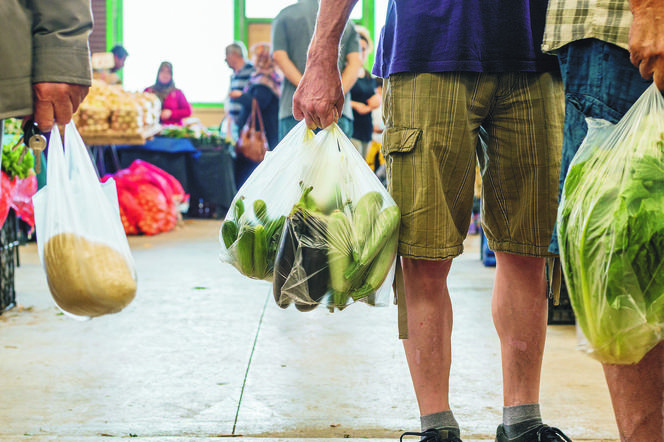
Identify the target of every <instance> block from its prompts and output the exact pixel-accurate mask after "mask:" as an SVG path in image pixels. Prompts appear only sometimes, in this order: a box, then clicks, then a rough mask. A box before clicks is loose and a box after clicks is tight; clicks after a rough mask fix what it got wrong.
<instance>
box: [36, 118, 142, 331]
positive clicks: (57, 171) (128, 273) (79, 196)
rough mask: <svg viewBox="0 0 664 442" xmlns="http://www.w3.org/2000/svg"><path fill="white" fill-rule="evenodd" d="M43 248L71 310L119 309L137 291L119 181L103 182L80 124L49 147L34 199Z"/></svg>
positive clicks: (65, 307)
mask: <svg viewBox="0 0 664 442" xmlns="http://www.w3.org/2000/svg"><path fill="white" fill-rule="evenodd" d="M33 203H34V206H35V224H36V231H37V247H38V249H39V257H40V259H41V263H42V266H43V267H44V270H45V271H46V279H47V281H48V287H49V289H50V291H51V295H52V296H53V299H54V300H55V303H56V304H57V305H58V307H59V308H60V309H61V310H62V311H64V312H65V313H67V314H69V315H71V316H74V317H80V318H93V317H97V316H101V315H105V314H109V313H117V312H119V311H121V310H122V309H123V308H125V307H126V306H127V305H128V304H129V303H130V302H131V301H132V300H133V299H134V296H135V295H136V270H135V266H134V261H133V258H132V256H131V251H130V249H129V243H128V242H127V237H126V235H125V232H124V228H123V226H122V220H121V218H120V210H119V205H118V198H117V193H116V189H115V182H114V181H113V180H112V179H110V180H108V181H106V182H105V183H103V184H102V183H100V182H99V178H98V176H97V172H96V171H95V169H94V167H93V164H92V162H91V159H90V156H89V155H88V152H87V148H86V146H85V143H84V142H83V140H82V139H81V137H80V135H79V133H78V131H77V130H76V127H75V126H74V123H73V122H72V123H69V124H68V125H67V126H66V127H65V136H64V149H63V144H62V139H61V137H60V132H59V130H58V127H57V126H54V127H53V130H52V131H51V136H50V140H49V146H48V163H47V166H46V186H45V187H44V188H42V189H41V190H40V191H39V192H37V194H36V195H35V196H34V197H33Z"/></svg>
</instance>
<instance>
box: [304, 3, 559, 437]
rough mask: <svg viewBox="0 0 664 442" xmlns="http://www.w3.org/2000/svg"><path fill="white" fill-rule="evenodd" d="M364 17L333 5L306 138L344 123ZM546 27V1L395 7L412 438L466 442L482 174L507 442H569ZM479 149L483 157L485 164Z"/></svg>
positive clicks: (555, 104)
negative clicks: (550, 323) (553, 412)
mask: <svg viewBox="0 0 664 442" xmlns="http://www.w3.org/2000/svg"><path fill="white" fill-rule="evenodd" d="M355 3H356V0H321V7H320V12H319V14H318V20H317V23H316V34H315V35H314V37H313V39H312V40H311V45H310V46H309V55H308V60H307V64H306V69H305V71H304V76H303V78H302V80H301V81H300V84H299V86H298V89H297V91H296V92H295V94H294V96H293V109H294V116H295V118H298V119H302V118H304V119H305V121H306V122H307V125H310V126H316V127H325V126H327V125H329V124H330V123H331V122H332V121H334V120H335V119H336V118H337V115H338V113H339V111H340V108H341V105H342V102H343V91H342V89H341V82H340V81H339V73H338V70H337V69H336V66H337V58H338V51H339V40H340V38H341V34H342V30H343V29H344V26H345V25H346V23H347V21H348V18H349V16H350V12H351V10H352V8H353V6H354V4H355ZM506 11H509V12H506ZM545 17H546V2H543V1H539V0H531V1H525V2H512V1H509V0H491V1H483V0H464V1H450V0H420V1H417V2H412V1H405V0H390V1H389V3H388V7H387V18H386V21H385V26H384V27H383V30H382V33H381V40H380V42H379V45H378V48H377V50H376V63H375V64H374V73H375V74H376V75H377V76H379V77H382V78H384V79H385V80H384V83H383V88H384V91H383V115H384V120H385V134H384V136H383V142H384V143H383V147H382V150H383V153H384V154H385V159H386V164H387V187H388V190H389V192H390V194H391V195H392V197H393V198H394V200H395V202H396V204H397V205H398V206H399V208H400V209H401V223H400V227H399V249H398V252H399V255H400V258H399V259H398V261H397V262H398V264H400V266H401V267H402V270H403V273H402V275H403V278H401V277H399V276H397V278H396V282H397V287H396V293H397V299H398V304H399V309H405V314H403V315H402V314H400V317H401V318H403V317H404V316H405V318H406V320H405V321H399V330H400V337H401V338H402V339H403V345H404V350H405V354H406V360H407V362H408V367H409V369H410V375H411V379H412V382H413V387H414V390H415V396H416V397H417V402H418V406H419V411H420V425H421V432H407V433H404V435H403V436H406V435H409V436H419V437H420V438H421V439H420V440H421V441H427V442H460V441H461V435H460V428H459V423H458V422H457V421H456V418H455V416H454V414H453V411H452V409H451V407H450V400H449V393H450V384H449V382H450V369H451V361H452V350H451V337H452V324H453V312H452V300H451V297H450V292H449V287H448V284H447V278H448V275H449V272H450V269H451V265H452V260H453V258H455V257H456V256H458V255H460V254H461V253H463V250H464V240H465V238H466V235H467V234H468V227H469V224H470V220H471V214H472V207H473V186H474V182H475V168H476V165H477V163H478V161H479V163H480V164H481V165H482V166H483V167H482V169H481V170H482V172H483V178H485V179H483V180H482V183H483V189H482V197H483V201H482V209H483V210H482V224H483V226H484V230H485V232H486V233H487V238H488V241H489V245H490V247H491V249H492V250H494V251H495V255H496V261H497V265H496V275H495V281H494V286H493V294H492V300H491V305H492V316H493V323H494V326H495V328H496V331H497V334H498V338H499V339H500V350H501V363H502V387H503V418H502V423H500V424H499V425H498V427H497V429H496V441H497V442H541V441H547V442H553V441H565V442H568V441H570V439H569V438H568V437H567V436H566V435H565V434H564V433H563V432H562V431H561V430H559V429H558V428H555V427H551V426H548V425H546V424H544V423H543V421H542V416H541V413H540V379H541V369H542V360H543V356H544V344H545V340H546V330H547V319H548V315H547V309H548V299H547V283H546V277H545V262H546V260H547V259H549V258H551V259H552V258H554V257H555V256H556V255H555V254H552V253H551V252H549V250H548V246H549V242H550V239H551V233H552V232H553V227H554V223H555V219H556V215H557V207H558V204H557V191H556V190H557V187H558V175H559V165H560V151H561V145H562V136H563V130H562V129H563V111H564V110H563V102H564V97H563V88H562V82H561V80H560V75H559V67H558V63H557V61H556V59H555V58H554V57H551V56H550V55H545V54H542V52H541V49H540V46H541V43H542V34H543V30H544V20H545ZM482 134H485V135H486V140H484V141H486V149H485V150H484V151H483V152H482V151H478V149H477V147H478V145H479V140H480V137H481V136H482ZM399 269H400V267H399V266H398V267H397V275H400V273H401V272H400V270H399ZM461 388H463V387H461ZM487 405H489V404H487ZM561 405H562V406H563V407H564V404H561ZM478 413H479V414H478V416H481V415H482V413H481V410H478Z"/></svg>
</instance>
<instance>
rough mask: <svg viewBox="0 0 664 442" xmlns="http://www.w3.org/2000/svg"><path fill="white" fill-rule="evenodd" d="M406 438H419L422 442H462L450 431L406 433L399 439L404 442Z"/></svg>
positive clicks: (432, 430)
mask: <svg viewBox="0 0 664 442" xmlns="http://www.w3.org/2000/svg"><path fill="white" fill-rule="evenodd" d="M404 436H419V437H420V441H421V442H462V441H461V439H459V436H457V435H456V434H455V433H454V432H453V431H448V430H434V429H431V430H427V431H425V432H423V433H411V432H406V433H404V434H402V435H401V437H400V438H399V440H400V441H403V437H404Z"/></svg>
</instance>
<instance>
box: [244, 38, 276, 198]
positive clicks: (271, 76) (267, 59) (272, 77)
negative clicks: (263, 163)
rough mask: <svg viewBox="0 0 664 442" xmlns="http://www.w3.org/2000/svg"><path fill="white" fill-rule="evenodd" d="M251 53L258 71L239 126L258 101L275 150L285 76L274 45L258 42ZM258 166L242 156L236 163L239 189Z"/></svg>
mask: <svg viewBox="0 0 664 442" xmlns="http://www.w3.org/2000/svg"><path fill="white" fill-rule="evenodd" d="M251 52H252V54H253V55H252V63H253V65H254V67H255V71H254V73H253V74H252V75H251V78H250V79H249V83H248V84H247V86H246V87H245V89H244V94H243V95H242V97H241V99H240V101H241V102H242V111H241V112H240V115H239V116H238V118H237V123H238V127H240V128H242V127H243V126H244V125H245V124H246V122H247V120H248V118H249V116H250V115H251V106H252V104H251V103H252V100H253V99H255V100H256V102H257V103H258V108H259V110H260V114H261V117H262V118H263V125H264V127H265V137H266V138H267V144H268V146H269V148H270V150H272V149H274V148H275V147H276V145H277V144H278V143H279V95H280V93H281V92H280V91H281V82H282V81H283V74H282V73H281V71H279V69H278V68H277V66H276V65H275V64H274V61H273V60H272V52H271V47H270V43H267V42H261V43H256V44H255V45H253V46H252V47H251ZM256 166H258V163H256V162H254V161H251V160H250V159H248V158H246V157H244V156H243V155H242V154H240V153H238V155H237V158H236V161H235V183H236V185H237V188H238V189H239V188H240V186H241V185H242V184H243V183H244V182H245V181H246V179H247V178H248V177H249V175H251V172H253V170H254V169H255V168H256Z"/></svg>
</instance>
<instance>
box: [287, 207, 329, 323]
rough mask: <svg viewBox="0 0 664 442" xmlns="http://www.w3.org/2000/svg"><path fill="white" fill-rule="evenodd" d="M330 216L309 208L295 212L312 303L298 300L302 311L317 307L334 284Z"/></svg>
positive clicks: (303, 265) (296, 229) (298, 307)
mask: <svg viewBox="0 0 664 442" xmlns="http://www.w3.org/2000/svg"><path fill="white" fill-rule="evenodd" d="M327 221H328V219H327V217H326V216H325V215H321V214H318V213H317V212H312V211H308V210H297V211H295V212H294V213H293V214H292V223H293V226H294V230H295V234H296V235H297V236H298V238H299V243H300V252H301V256H302V262H301V265H302V270H303V277H304V278H306V283H307V295H308V296H309V298H310V299H311V301H312V302H311V303H302V302H299V303H295V307H296V308H297V309H298V310H300V311H309V310H313V309H314V308H316V307H317V306H318V303H319V302H320V301H321V300H322V299H323V298H324V297H325V295H326V294H327V292H328V290H329V287H330V267H329V264H328V257H327V253H328V244H327Z"/></svg>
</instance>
